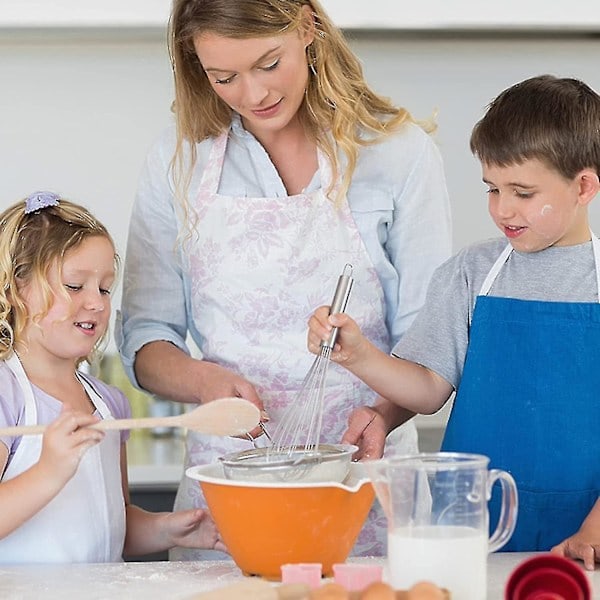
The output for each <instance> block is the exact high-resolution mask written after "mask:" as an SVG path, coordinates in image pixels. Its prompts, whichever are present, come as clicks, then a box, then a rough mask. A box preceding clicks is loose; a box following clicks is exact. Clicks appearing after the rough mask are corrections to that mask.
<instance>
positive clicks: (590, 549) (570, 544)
mask: <svg viewBox="0 0 600 600" xmlns="http://www.w3.org/2000/svg"><path fill="white" fill-rule="evenodd" d="M551 552H552V553H553V554H559V555H560V556H565V557H567V558H577V559H579V560H582V561H583V566H584V567H585V568H586V569H587V570H588V571H593V570H594V569H595V568H596V563H597V562H600V536H598V535H597V536H595V537H593V536H590V535H587V534H586V532H585V529H580V530H579V531H578V532H577V533H576V534H574V535H572V536H571V537H569V538H567V539H566V540H564V541H563V542H561V543H560V544H558V545H557V546H554V548H552V550H551Z"/></svg>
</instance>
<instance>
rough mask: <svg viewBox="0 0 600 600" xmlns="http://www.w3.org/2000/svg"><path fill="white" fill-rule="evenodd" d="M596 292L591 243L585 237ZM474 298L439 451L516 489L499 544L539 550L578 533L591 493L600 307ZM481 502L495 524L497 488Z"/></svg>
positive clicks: (598, 481) (599, 416) (599, 427)
mask: <svg viewBox="0 0 600 600" xmlns="http://www.w3.org/2000/svg"><path fill="white" fill-rule="evenodd" d="M592 246H593V250H594V259H595V262H596V276H597V281H598V282H599V298H600V276H599V266H600V258H599V257H600V243H599V242H598V239H597V238H596V237H595V236H594V235H592ZM511 252H512V247H511V246H510V245H509V246H508V247H507V248H506V249H505V250H504V252H503V253H502V254H501V255H500V257H499V258H498V260H497V261H496V263H495V265H494V266H493V267H492V270H491V271H490V273H489V274H488V276H487V279H486V281H485V282H484V284H483V287H482V289H481V291H480V295H479V296H478V297H477V301H476V304H475V308H474V310H473V319H472V323H471V331H470V335H469V346H468V349H467V356H466V360H465V367H464V371H463V376H462V379H461V382H460V385H459V387H458V390H457V394H456V398H455V401H454V406H453V408H452V412H451V414H450V418H449V421H448V426H447V428H446V433H445V436H444V440H443V442H442V450H445V451H456V452H476V453H480V454H485V455H487V456H488V457H490V466H491V467H492V468H497V469H504V470H506V471H508V472H509V473H511V474H512V476H513V477H514V478H515V481H516V483H517V487H518V491H519V514H518V519H517V526H516V529H515V532H514V534H513V536H512V538H511V539H510V541H509V542H508V544H506V546H504V548H503V549H502V550H503V551H509V552H528V551H547V550H549V549H550V548H551V547H552V546H554V545H556V544H558V543H560V542H561V541H563V540H564V539H565V538H567V537H569V536H571V535H573V534H574V533H576V532H577V530H578V529H579V527H580V526H581V524H582V522H583V520H584V519H585V517H586V516H587V515H588V513H589V511H590V510H591V508H592V506H593V505H594V503H595V501H596V499H597V498H598V492H599V490H600V363H599V359H600V304H599V303H584V302H541V301H530V300H516V299H511V298H499V297H492V296H487V293H488V292H489V290H490V288H491V286H492V284H493V282H494V280H495V278H496V277H497V275H498V273H499V272H500V269H501V268H502V267H503V265H504V264H505V263H506V261H507V260H508V257H509V256H510V254H511ZM498 492H499V490H494V493H493V494H492V500H491V501H490V525H491V527H492V528H493V527H495V524H496V522H497V519H498V514H499V503H500V494H499V493H498Z"/></svg>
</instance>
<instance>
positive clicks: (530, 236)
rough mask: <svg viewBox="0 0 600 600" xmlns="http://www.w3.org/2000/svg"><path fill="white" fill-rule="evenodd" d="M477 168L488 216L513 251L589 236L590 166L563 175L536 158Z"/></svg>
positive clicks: (593, 185)
mask: <svg viewBox="0 0 600 600" xmlns="http://www.w3.org/2000/svg"><path fill="white" fill-rule="evenodd" d="M482 171H483V181H484V183H486V184H487V185H488V198H489V212H490V215H491V216H492V219H493V220H494V222H495V223H496V225H497V227H498V228H499V229H500V231H502V233H503V234H504V235H505V236H506V237H507V238H508V240H509V242H510V243H511V244H512V246H513V247H514V248H515V250H519V251H521V252H537V251H539V250H544V249H545V248H548V247H549V246H571V245H575V244H581V243H583V242H586V241H588V240H589V239H590V231H589V224H588V215H587V204H588V203H589V202H590V201H591V200H592V199H593V197H594V196H595V194H596V192H597V190H598V176H597V175H596V173H594V171H592V170H588V169H586V170H583V171H581V172H580V173H578V174H577V175H576V176H575V177H574V178H573V179H566V178H565V177H564V176H562V175H561V174H559V173H558V172H557V171H555V170H553V169H551V168H549V167H547V166H546V165H544V164H543V163H542V162H540V161H539V160H535V159H531V160H526V161H525V162H523V163H522V164H519V165H510V166H507V167H498V166H492V165H485V164H484V165H483V166H482Z"/></svg>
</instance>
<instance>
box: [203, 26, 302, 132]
mask: <svg viewBox="0 0 600 600" xmlns="http://www.w3.org/2000/svg"><path fill="white" fill-rule="evenodd" d="M312 39H313V36H312V33H309V32H302V31H301V30H296V31H292V32H289V33H284V34H281V35H278V36H274V37H257V38H244V39H237V38H228V37H223V36H220V35H216V34H214V33H203V34H201V35H199V36H198V37H196V38H195V39H194V47H195V48H196V54H197V56H198V59H199V60H200V63H201V65H202V68H203V69H204V71H205V73H206V76H207V77H208V80H209V81H210V84H211V86H212V88H213V89H214V91H215V93H216V94H217V95H218V96H219V97H220V98H221V99H222V100H223V101H224V102H226V103H227V104H228V105H229V106H230V107H231V108H232V109H233V110H235V111H236V112H237V113H239V114H240V115H241V117H242V120H243V123H244V127H245V128H246V129H247V130H248V131H251V132H252V133H253V134H254V135H256V136H257V137H258V138H261V137H264V136H265V135H267V136H268V135H269V134H273V133H277V132H279V131H282V130H283V129H285V128H286V127H287V126H288V125H289V124H290V122H292V121H293V120H294V119H295V117H296V114H297V112H298V109H299V107H300V105H301V103H302V100H303V98H304V90H305V88H306V85H307V81H308V64H307V60H306V47H307V46H308V45H309V44H310V43H311V42H312Z"/></svg>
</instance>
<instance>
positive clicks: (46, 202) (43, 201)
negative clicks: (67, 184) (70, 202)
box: [25, 192, 60, 215]
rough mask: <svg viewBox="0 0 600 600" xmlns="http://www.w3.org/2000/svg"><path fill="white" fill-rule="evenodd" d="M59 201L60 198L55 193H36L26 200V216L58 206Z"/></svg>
mask: <svg viewBox="0 0 600 600" xmlns="http://www.w3.org/2000/svg"><path fill="white" fill-rule="evenodd" d="M59 200H60V196H58V195H57V194H55V193H54V192H34V193H33V194H31V195H30V196H27V198H26V200H25V214H26V215H29V214H31V213H32V212H36V211H37V210H42V209H43V208H48V207H49V206H58V201H59Z"/></svg>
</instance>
